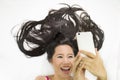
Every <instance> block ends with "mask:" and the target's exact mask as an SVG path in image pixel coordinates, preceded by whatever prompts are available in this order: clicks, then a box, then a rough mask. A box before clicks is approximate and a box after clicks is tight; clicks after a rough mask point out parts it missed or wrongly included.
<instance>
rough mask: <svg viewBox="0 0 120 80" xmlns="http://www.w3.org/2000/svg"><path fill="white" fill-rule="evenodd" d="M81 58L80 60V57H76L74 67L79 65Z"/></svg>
mask: <svg viewBox="0 0 120 80" xmlns="http://www.w3.org/2000/svg"><path fill="white" fill-rule="evenodd" d="M81 60H82V57H81V56H79V57H78V59H77V61H75V62H74V67H77V66H78V65H79V63H80V61H81Z"/></svg>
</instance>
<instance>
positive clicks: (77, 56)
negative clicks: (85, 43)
mask: <svg viewBox="0 0 120 80" xmlns="http://www.w3.org/2000/svg"><path fill="white" fill-rule="evenodd" d="M79 56H80V51H79V52H78V53H77V55H76V57H75V61H77V59H79Z"/></svg>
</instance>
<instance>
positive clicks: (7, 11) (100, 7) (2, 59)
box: [0, 0, 120, 80]
mask: <svg viewBox="0 0 120 80" xmlns="http://www.w3.org/2000/svg"><path fill="white" fill-rule="evenodd" d="M58 3H67V4H70V5H72V4H79V5H81V6H82V7H83V8H84V9H85V10H86V11H87V12H88V13H89V14H90V16H91V18H92V19H93V20H94V21H95V22H96V23H98V24H99V25H100V26H101V28H102V29H103V30H104V32H105V41H104V45H103V47H102V49H101V50H100V55H101V56H102V58H103V61H104V64H105V67H106V70H107V72H108V80H120V58H119V56H120V36H119V34H120V29H119V25H120V22H119V21H120V1H119V0H99V1H98V0H73V1H72V0H66V1H65V0H59V1H56V0H52V1H50V0H43V1H40V0H0V37H1V38H0V80H34V78H35V77H36V76H37V75H39V74H40V75H45V74H51V73H53V70H52V67H51V65H50V64H49V63H48V62H47V60H46V54H45V55H43V56H41V57H36V58H26V57H25V56H24V55H23V53H22V52H20V50H19V49H18V47H17V44H16V42H15V40H14V38H13V36H12V34H11V29H12V28H13V27H14V26H16V25H19V24H20V23H22V22H23V21H26V20H40V19H42V18H44V17H45V16H46V15H47V13H48V10H50V9H52V8H57V7H56V6H59V4H58ZM49 66H50V68H48V67H49Z"/></svg>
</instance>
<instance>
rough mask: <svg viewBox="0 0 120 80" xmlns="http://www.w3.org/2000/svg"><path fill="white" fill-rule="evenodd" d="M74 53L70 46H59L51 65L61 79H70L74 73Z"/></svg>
mask: <svg viewBox="0 0 120 80" xmlns="http://www.w3.org/2000/svg"><path fill="white" fill-rule="evenodd" d="M73 61H74V52H73V49H72V48H71V47H70V46H69V45H59V46H57V47H56V48H55V52H54V55H53V57H52V60H51V63H52V65H53V67H54V70H55V74H57V75H58V76H60V77H64V78H65V77H66V78H67V77H69V76H70V74H71V71H72V67H73Z"/></svg>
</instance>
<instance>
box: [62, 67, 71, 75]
mask: <svg viewBox="0 0 120 80" xmlns="http://www.w3.org/2000/svg"><path fill="white" fill-rule="evenodd" d="M60 69H61V71H62V72H63V73H65V74H68V73H70V70H71V68H70V67H62V68H60Z"/></svg>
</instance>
